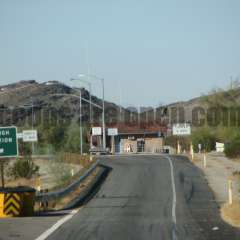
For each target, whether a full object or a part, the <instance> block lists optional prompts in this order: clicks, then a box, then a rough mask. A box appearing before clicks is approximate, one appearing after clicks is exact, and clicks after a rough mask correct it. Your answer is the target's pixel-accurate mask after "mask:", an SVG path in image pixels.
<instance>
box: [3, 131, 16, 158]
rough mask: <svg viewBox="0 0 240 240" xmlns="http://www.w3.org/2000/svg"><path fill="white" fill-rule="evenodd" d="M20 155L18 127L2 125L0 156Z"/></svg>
mask: <svg viewBox="0 0 240 240" xmlns="http://www.w3.org/2000/svg"><path fill="white" fill-rule="evenodd" d="M16 156H18V142H17V128H16V127H0V158H8V157H16Z"/></svg>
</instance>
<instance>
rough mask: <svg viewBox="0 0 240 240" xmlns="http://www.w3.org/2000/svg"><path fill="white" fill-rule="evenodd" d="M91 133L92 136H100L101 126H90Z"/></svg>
mask: <svg viewBox="0 0 240 240" xmlns="http://www.w3.org/2000/svg"><path fill="white" fill-rule="evenodd" d="M92 135H93V136H101V135H102V128H101V127H93V128H92Z"/></svg>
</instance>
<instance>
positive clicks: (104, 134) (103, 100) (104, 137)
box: [101, 78, 106, 149]
mask: <svg viewBox="0 0 240 240" xmlns="http://www.w3.org/2000/svg"><path fill="white" fill-rule="evenodd" d="M101 81H102V91H103V96H102V108H103V109H102V129H103V149H106V132H105V96H104V94H105V92H104V79H103V78H102V79H101Z"/></svg>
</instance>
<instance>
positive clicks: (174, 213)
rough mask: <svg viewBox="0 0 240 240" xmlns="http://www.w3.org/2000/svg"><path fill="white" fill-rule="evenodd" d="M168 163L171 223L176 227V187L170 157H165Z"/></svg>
mask: <svg viewBox="0 0 240 240" xmlns="http://www.w3.org/2000/svg"><path fill="white" fill-rule="evenodd" d="M167 159H168V162H169V164H170V168H171V179H172V192H173V202H172V221H173V223H174V224H175V225H177V217H176V205H177V196H176V185H175V179H174V168H173V163H172V160H171V158H170V157H167Z"/></svg>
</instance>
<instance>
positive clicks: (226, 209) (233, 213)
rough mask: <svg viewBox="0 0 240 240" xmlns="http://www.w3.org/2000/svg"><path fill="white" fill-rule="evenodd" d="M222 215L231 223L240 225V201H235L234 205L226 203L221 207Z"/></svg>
mask: <svg viewBox="0 0 240 240" xmlns="http://www.w3.org/2000/svg"><path fill="white" fill-rule="evenodd" d="M221 216H222V218H223V219H224V220H225V221H226V222H227V223H229V224H230V225H232V226H234V227H240V201H235V202H233V204H232V205H229V204H227V203H226V204H224V205H223V206H222V208H221Z"/></svg>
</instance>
